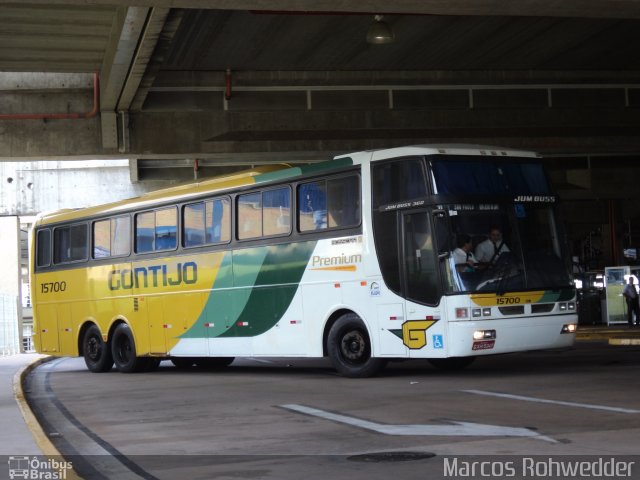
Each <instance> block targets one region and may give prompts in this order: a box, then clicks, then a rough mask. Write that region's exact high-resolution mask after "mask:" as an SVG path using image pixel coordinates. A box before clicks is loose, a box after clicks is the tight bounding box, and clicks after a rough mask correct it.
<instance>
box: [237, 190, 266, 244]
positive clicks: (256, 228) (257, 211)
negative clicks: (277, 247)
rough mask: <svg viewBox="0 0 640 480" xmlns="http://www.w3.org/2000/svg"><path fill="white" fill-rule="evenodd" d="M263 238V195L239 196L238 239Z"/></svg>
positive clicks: (258, 193) (249, 194) (257, 193)
mask: <svg viewBox="0 0 640 480" xmlns="http://www.w3.org/2000/svg"><path fill="white" fill-rule="evenodd" d="M260 236H262V194H261V193H260V192H256V193H248V194H246V195H240V196H238V239H240V240H245V239H248V238H256V237H260Z"/></svg>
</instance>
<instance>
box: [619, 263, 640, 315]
mask: <svg viewBox="0 0 640 480" xmlns="http://www.w3.org/2000/svg"><path fill="white" fill-rule="evenodd" d="M622 295H623V296H624V299H625V300H626V302H627V321H628V322H629V326H630V327H633V317H634V316H635V318H636V326H638V325H640V302H639V299H638V291H637V290H636V286H635V282H634V276H633V275H631V276H630V277H629V279H628V280H627V284H626V285H625V286H624V290H622Z"/></svg>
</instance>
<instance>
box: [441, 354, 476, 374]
mask: <svg viewBox="0 0 640 480" xmlns="http://www.w3.org/2000/svg"><path fill="white" fill-rule="evenodd" d="M475 359H476V357H449V358H430V359H429V363H430V364H431V365H433V366H434V367H436V368H437V369H438V370H445V371H448V372H453V371H456V370H463V369H465V368H467V367H468V366H469V365H471V364H472V363H473V361H474V360H475Z"/></svg>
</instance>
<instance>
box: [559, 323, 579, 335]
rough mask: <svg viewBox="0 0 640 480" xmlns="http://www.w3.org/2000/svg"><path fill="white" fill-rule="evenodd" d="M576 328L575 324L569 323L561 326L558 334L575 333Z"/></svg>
mask: <svg viewBox="0 0 640 480" xmlns="http://www.w3.org/2000/svg"><path fill="white" fill-rule="evenodd" d="M577 328H578V326H577V325H576V324H575V323H569V324H567V325H563V326H562V330H561V331H560V333H576V329H577Z"/></svg>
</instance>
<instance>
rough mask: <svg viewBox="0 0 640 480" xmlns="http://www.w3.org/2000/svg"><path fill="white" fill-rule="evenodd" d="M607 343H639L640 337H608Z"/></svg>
mask: <svg viewBox="0 0 640 480" xmlns="http://www.w3.org/2000/svg"><path fill="white" fill-rule="evenodd" d="M609 345H640V338H610V339H609Z"/></svg>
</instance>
